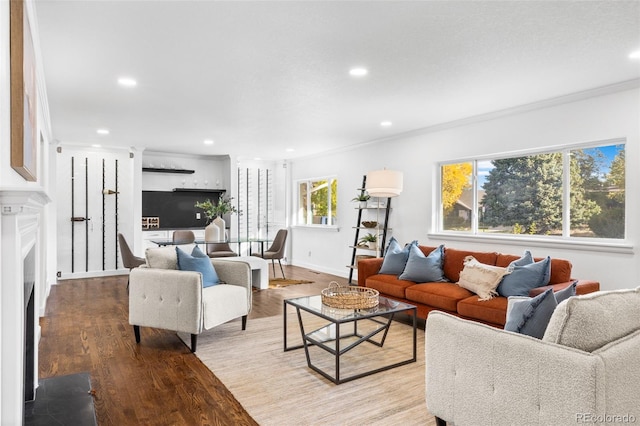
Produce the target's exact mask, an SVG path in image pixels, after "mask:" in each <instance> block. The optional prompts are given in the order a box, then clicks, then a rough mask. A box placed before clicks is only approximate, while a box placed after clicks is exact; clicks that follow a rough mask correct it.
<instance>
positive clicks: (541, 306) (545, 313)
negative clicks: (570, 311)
mask: <svg viewBox="0 0 640 426" xmlns="http://www.w3.org/2000/svg"><path fill="white" fill-rule="evenodd" d="M557 305H558V302H556V298H555V296H554V295H553V290H552V289H548V290H547V291H545V292H544V293H542V294H539V295H537V296H536V297H510V298H509V305H508V307H507V322H506V323H505V325H504V329H505V330H507V331H515V332H516V333H520V334H526V335H528V336H533V337H537V338H538V339H542V336H544V332H545V330H546V329H547V325H548V324H549V320H550V319H551V315H553V311H554V310H555V309H556V306H557Z"/></svg>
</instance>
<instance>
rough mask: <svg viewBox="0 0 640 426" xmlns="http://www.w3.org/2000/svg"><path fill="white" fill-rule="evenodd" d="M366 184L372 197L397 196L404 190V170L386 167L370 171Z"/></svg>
mask: <svg viewBox="0 0 640 426" xmlns="http://www.w3.org/2000/svg"><path fill="white" fill-rule="evenodd" d="M366 186H367V188H366V189H367V193H368V194H369V195H371V196H372V197H397V196H398V195H400V193H401V192H402V172H396V171H393V170H386V169H385V170H376V171H373V172H369V173H367V185H366Z"/></svg>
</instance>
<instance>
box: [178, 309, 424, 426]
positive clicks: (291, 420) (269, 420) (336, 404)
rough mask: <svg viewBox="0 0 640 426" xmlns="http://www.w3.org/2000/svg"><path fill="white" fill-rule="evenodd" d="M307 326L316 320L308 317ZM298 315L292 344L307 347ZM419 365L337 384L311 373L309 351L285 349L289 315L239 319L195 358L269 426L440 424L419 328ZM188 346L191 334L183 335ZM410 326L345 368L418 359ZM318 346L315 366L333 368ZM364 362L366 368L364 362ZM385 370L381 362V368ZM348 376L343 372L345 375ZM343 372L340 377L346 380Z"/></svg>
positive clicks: (202, 342) (363, 348) (395, 329)
mask: <svg viewBox="0 0 640 426" xmlns="http://www.w3.org/2000/svg"><path fill="white" fill-rule="evenodd" d="M306 320H307V323H306V324H305V327H307V324H308V321H309V319H308V318H306ZM294 321H296V317H295V314H294V313H292V314H291V315H289V316H288V323H289V326H288V327H287V328H288V333H287V334H288V336H289V337H288V342H289V345H292V344H295V343H296V342H298V343H299V342H300V331H299V328H298V326H297V322H294ZM418 336H419V337H418V350H417V354H418V361H417V362H415V363H411V364H407V365H403V366H401V367H397V368H393V369H391V370H387V371H383V372H380V373H376V374H373V375H371V376H367V377H363V378H360V379H356V380H353V381H351V382H347V383H343V384H340V385H335V384H333V383H332V382H330V381H328V380H327V379H325V378H324V377H322V376H320V375H319V374H317V373H316V372H314V371H313V370H311V369H309V368H308V367H307V363H306V358H305V353H304V349H296V350H293V351H288V352H284V351H283V317H282V316H277V317H268V318H261V319H255V320H249V322H248V324H247V329H246V330H245V331H242V330H241V326H240V322H239V321H232V322H229V323H227V324H223V325H222V326H219V327H216V328H214V329H212V330H209V331H207V332H205V333H203V334H200V335H199V337H198V350H197V351H196V355H197V356H198V357H199V358H200V359H201V360H202V362H203V363H204V364H205V365H206V366H207V367H208V368H209V369H210V370H211V371H212V372H213V373H214V374H215V375H216V376H217V377H218V378H219V379H220V380H221V381H222V382H223V383H224V384H225V386H227V388H228V389H229V390H230V391H231V393H233V395H234V396H235V398H236V399H237V400H238V401H239V402H240V404H242V406H243V407H244V408H245V409H246V410H247V412H248V413H249V414H250V415H251V416H252V417H253V418H254V419H255V420H256V421H257V422H258V423H259V424H260V425H262V426H269V425H294V424H295V425H400V424H401V425H428V426H430V425H435V418H434V417H433V416H432V415H430V414H429V413H428V412H427V408H426V404H425V397H424V396H425V383H424V376H425V374H424V331H423V330H418ZM182 338H183V339H187V340H186V341H189V340H188V339H189V337H188V335H184V336H182ZM411 338H412V335H411V327H410V326H408V325H405V324H402V323H397V322H394V323H393V324H392V326H391V328H390V330H389V335H388V336H387V341H386V342H385V345H384V347H383V348H382V349H381V348H378V347H377V346H374V345H372V344H368V343H364V344H362V345H360V346H358V347H357V348H355V349H354V350H352V351H350V352H348V353H347V354H348V356H347V355H345V358H344V361H343V363H342V364H343V365H344V367H341V368H342V369H347V367H351V366H354V368H355V369H354V371H355V372H357V370H358V369H361V368H370V366H369V367H367V366H366V365H364V364H366V363H367V362H374V364H375V363H378V362H380V361H382V360H383V359H385V358H386V357H391V358H389V359H392V358H393V357H397V356H398V353H402V355H401V356H402V357H403V358H402V359H404V357H405V356H406V355H407V354H409V357H410V356H411ZM320 352H323V353H324V354H326V355H328V354H327V353H326V352H324V351H321V350H320V349H319V348H315V352H313V351H312V352H311V357H312V360H316V361H320V362H319V364H323V363H324V366H325V367H327V368H329V367H330V366H331V365H333V358H332V357H331V356H328V357H326V356H325V359H324V361H323V360H322V355H321V354H320ZM363 363H364V364H363ZM375 365H378V366H379V365H380V364H375ZM342 373H344V372H342ZM342 373H341V374H342Z"/></svg>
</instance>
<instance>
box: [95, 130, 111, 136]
mask: <svg viewBox="0 0 640 426" xmlns="http://www.w3.org/2000/svg"><path fill="white" fill-rule="evenodd" d="M96 133H97V134H99V135H108V134H109V129H98V130H96Z"/></svg>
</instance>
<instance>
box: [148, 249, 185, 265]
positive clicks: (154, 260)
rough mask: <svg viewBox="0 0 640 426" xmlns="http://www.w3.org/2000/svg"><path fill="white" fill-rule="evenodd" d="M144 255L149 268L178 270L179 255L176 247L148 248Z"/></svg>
mask: <svg viewBox="0 0 640 426" xmlns="http://www.w3.org/2000/svg"><path fill="white" fill-rule="evenodd" d="M144 255H145V257H146V258H147V265H149V268H157V269H178V255H177V254H176V248H175V247H174V246H167V247H157V248H148V249H147V250H145V252H144Z"/></svg>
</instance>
